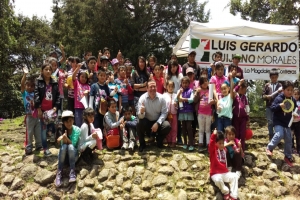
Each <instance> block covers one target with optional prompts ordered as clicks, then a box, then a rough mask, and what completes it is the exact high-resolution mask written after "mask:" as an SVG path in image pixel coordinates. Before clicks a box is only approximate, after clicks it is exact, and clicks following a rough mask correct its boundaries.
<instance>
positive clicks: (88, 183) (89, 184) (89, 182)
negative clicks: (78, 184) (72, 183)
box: [84, 178, 95, 187]
mask: <svg viewBox="0 0 300 200" xmlns="http://www.w3.org/2000/svg"><path fill="white" fill-rule="evenodd" d="M84 185H85V186H86V187H94V185H95V181H94V180H93V179H90V178H86V179H85V180H84Z"/></svg>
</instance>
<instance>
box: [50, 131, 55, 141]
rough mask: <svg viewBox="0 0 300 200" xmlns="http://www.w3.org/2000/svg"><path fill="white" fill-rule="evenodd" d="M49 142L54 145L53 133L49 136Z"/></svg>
mask: <svg viewBox="0 0 300 200" xmlns="http://www.w3.org/2000/svg"><path fill="white" fill-rule="evenodd" d="M50 142H51V143H55V135H54V133H51V135H50Z"/></svg>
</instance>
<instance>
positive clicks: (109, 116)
mask: <svg viewBox="0 0 300 200" xmlns="http://www.w3.org/2000/svg"><path fill="white" fill-rule="evenodd" d="M107 107H108V111H107V113H106V114H105V116H104V122H105V123H104V135H105V136H106V135H107V133H108V131H110V130H111V129H114V128H117V129H119V131H120V132H122V130H123V128H124V127H125V124H124V117H121V118H120V113H119V112H118V111H117V102H116V101H115V99H114V98H111V99H109V100H108V102H107ZM120 135H122V133H121V134H120ZM127 148H128V143H126V142H125V143H123V146H122V149H127Z"/></svg>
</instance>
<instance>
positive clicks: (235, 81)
mask: <svg viewBox="0 0 300 200" xmlns="http://www.w3.org/2000/svg"><path fill="white" fill-rule="evenodd" d="M228 70H229V72H230V73H231V75H232V79H233V84H234V86H233V87H235V86H237V84H238V83H239V81H240V79H239V78H237V77H236V73H237V66H236V65H234V64H231V65H229V67H228ZM225 83H226V84H227V85H228V86H230V80H226V81H225Z"/></svg>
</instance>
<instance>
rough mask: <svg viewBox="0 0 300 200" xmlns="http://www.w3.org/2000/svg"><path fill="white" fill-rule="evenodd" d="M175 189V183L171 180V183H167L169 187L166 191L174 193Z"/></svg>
mask: <svg viewBox="0 0 300 200" xmlns="http://www.w3.org/2000/svg"><path fill="white" fill-rule="evenodd" d="M174 188H175V184H174V182H173V181H171V180H170V181H169V182H168V183H167V185H166V190H167V191H173V189H174Z"/></svg>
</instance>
